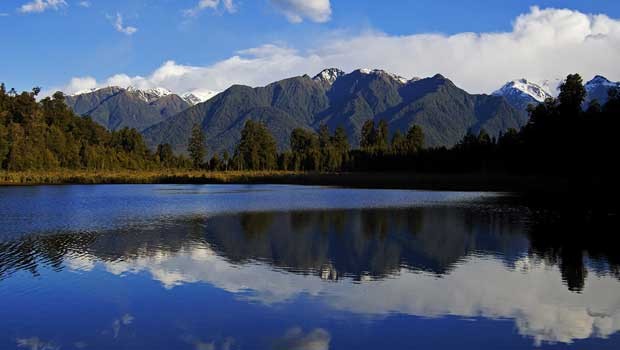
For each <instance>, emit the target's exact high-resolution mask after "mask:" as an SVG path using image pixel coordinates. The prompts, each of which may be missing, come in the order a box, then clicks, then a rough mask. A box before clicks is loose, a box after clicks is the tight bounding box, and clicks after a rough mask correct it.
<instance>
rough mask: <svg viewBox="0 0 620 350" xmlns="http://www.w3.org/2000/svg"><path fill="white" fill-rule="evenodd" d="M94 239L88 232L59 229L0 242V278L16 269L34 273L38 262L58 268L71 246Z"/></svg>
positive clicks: (77, 245) (73, 247)
mask: <svg viewBox="0 0 620 350" xmlns="http://www.w3.org/2000/svg"><path fill="white" fill-rule="evenodd" d="M94 240H95V236H94V235H91V234H86V233H83V234H71V233H60V234H54V235H49V236H38V237H25V238H22V239H19V240H14V241H9V242H0V280H1V279H4V278H6V277H7V276H9V275H11V274H12V273H14V272H16V271H20V270H24V271H29V272H30V273H32V274H33V275H34V276H38V275H39V269H40V266H41V265H44V266H48V267H51V268H52V269H53V270H55V271H59V270H61V269H62V266H63V261H64V258H65V256H66V255H67V254H68V253H69V252H70V251H71V250H75V249H85V247H87V246H88V245H90V244H92V243H93V242H94Z"/></svg>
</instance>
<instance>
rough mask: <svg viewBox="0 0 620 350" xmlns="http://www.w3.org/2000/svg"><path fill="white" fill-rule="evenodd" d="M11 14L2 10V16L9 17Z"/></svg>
mask: <svg viewBox="0 0 620 350" xmlns="http://www.w3.org/2000/svg"><path fill="white" fill-rule="evenodd" d="M8 16H9V14H8V13H5V12H0V17H8Z"/></svg>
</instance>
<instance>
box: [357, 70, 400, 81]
mask: <svg viewBox="0 0 620 350" xmlns="http://www.w3.org/2000/svg"><path fill="white" fill-rule="evenodd" d="M357 72H360V73H361V74H375V75H386V76H388V77H390V78H392V79H393V80H396V81H397V82H399V83H401V84H407V83H408V82H409V79H407V78H405V77H401V76H400V75H397V74H393V73H390V72H386V71H384V70H382V69H368V68H361V69H358V70H357Z"/></svg>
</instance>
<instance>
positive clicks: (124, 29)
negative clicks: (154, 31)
mask: <svg viewBox="0 0 620 350" xmlns="http://www.w3.org/2000/svg"><path fill="white" fill-rule="evenodd" d="M114 29H116V31H117V32H119V33H123V34H125V35H133V34H134V33H135V32H137V31H138V28H136V27H131V26H124V25H123V16H122V15H121V14H120V13H117V14H116V20H115V21H114Z"/></svg>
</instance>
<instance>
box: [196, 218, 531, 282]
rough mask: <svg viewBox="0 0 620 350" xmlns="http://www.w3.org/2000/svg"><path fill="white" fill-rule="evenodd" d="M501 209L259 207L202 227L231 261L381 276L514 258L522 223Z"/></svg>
mask: <svg viewBox="0 0 620 350" xmlns="http://www.w3.org/2000/svg"><path fill="white" fill-rule="evenodd" d="M501 215H502V214H493V213H489V214H482V213H479V214H477V215H476V216H475V217H474V216H471V215H470V214H468V213H467V211H466V210H460V209H455V208H416V209H402V210H393V209H391V210H387V209H377V210H338V211H302V212H276V213H261V212H258V213H245V214H240V215H235V216H222V217H216V218H212V219H211V220H209V221H208V222H207V229H206V231H205V232H206V239H207V241H208V242H209V244H210V245H211V246H212V247H213V248H214V249H215V250H216V251H217V252H218V254H220V255H222V256H224V257H226V258H227V259H229V260H230V261H231V262H233V263H236V264H239V263H245V262H248V261H250V260H259V261H264V262H268V263H269V264H272V265H274V266H277V267H279V268H283V269H286V270H289V271H295V272H303V273H316V272H317V271H318V272H319V273H323V274H325V275H326V276H329V277H330V278H333V277H336V276H348V277H353V278H355V279H362V278H365V277H373V278H384V277H386V276H388V275H390V274H394V273H398V272H399V270H400V268H401V267H406V268H408V269H412V270H424V271H430V272H434V273H437V274H444V273H446V272H447V271H449V270H450V269H451V268H452V267H453V266H454V265H455V264H457V263H458V262H459V261H460V260H461V259H463V258H464V257H466V256H467V255H469V254H471V253H473V252H477V253H481V254H482V253H489V254H497V255H501V256H506V257H507V258H508V259H510V260H514V259H515V258H516V256H517V255H518V254H519V253H523V252H525V251H527V239H526V238H525V237H524V236H523V235H520V234H519V233H522V232H523V230H524V227H523V224H520V223H512V222H511V221H510V220H505V218H501V217H500V216H501ZM328 271H329V272H328Z"/></svg>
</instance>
